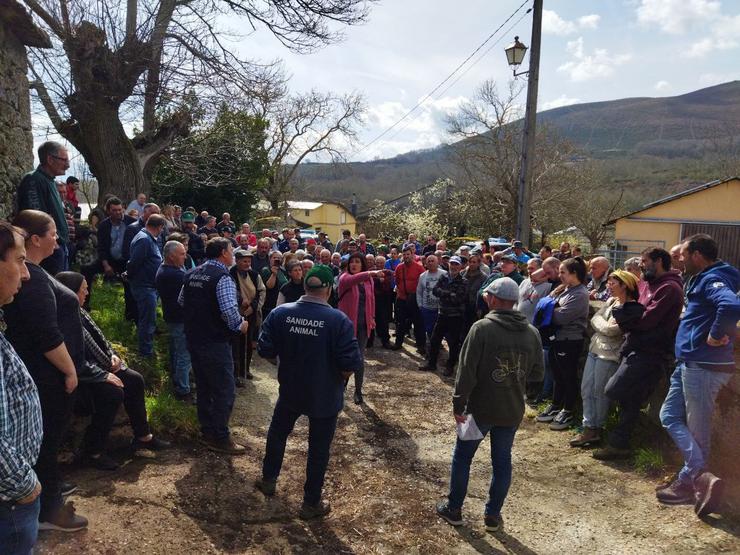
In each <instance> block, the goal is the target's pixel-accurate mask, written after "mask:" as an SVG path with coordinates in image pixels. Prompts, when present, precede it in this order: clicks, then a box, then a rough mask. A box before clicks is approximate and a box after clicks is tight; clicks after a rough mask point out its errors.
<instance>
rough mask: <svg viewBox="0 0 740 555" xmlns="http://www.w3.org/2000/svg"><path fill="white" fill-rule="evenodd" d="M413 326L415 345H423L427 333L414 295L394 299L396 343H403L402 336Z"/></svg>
mask: <svg viewBox="0 0 740 555" xmlns="http://www.w3.org/2000/svg"><path fill="white" fill-rule="evenodd" d="M411 324H413V326H414V338H415V339H416V346H417V347H424V346H425V345H426V342H427V334H426V332H425V331H424V322H423V321H422V319H421V311H420V310H419V307H418V305H417V304H416V297H415V296H409V297H408V298H407V299H396V345H401V344H402V343H403V338H404V337H405V336H406V334H407V333H409V328H410V326H411Z"/></svg>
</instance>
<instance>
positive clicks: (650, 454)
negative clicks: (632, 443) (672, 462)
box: [634, 447, 665, 475]
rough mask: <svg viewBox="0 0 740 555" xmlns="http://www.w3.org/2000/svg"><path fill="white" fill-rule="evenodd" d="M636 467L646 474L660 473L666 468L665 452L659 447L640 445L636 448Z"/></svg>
mask: <svg viewBox="0 0 740 555" xmlns="http://www.w3.org/2000/svg"><path fill="white" fill-rule="evenodd" d="M634 464H635V468H636V469H637V470H639V471H640V472H643V473H645V474H651V475H654V474H658V473H660V472H662V471H663V469H664V468H665V461H664V460H663V453H661V452H660V451H659V450H658V449H652V448H649V447H640V448H638V449H636V450H635V456H634Z"/></svg>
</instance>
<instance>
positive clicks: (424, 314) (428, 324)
mask: <svg viewBox="0 0 740 555" xmlns="http://www.w3.org/2000/svg"><path fill="white" fill-rule="evenodd" d="M419 310H420V311H421V320H422V321H423V322H424V331H425V332H426V334H427V337H430V336H431V335H432V331H434V324H436V323H437V314H439V311H438V310H437V309H436V308H434V309H432V308H424V307H420V308H419Z"/></svg>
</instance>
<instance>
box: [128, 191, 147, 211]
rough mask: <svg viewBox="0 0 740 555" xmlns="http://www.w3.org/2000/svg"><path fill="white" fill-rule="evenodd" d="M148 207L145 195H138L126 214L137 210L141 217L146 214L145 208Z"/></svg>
mask: <svg viewBox="0 0 740 555" xmlns="http://www.w3.org/2000/svg"><path fill="white" fill-rule="evenodd" d="M145 206H146V195H145V194H144V193H139V194H138V195H136V198H135V199H134V200H132V201H131V202H129V203H128V206H127V207H126V212H131V210H136V211H137V212H138V213H139V215H140V216H141V214H142V213H143V212H144V207H145Z"/></svg>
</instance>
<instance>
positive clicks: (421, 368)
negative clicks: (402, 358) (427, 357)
mask: <svg viewBox="0 0 740 555" xmlns="http://www.w3.org/2000/svg"><path fill="white" fill-rule="evenodd" d="M419 371H420V372H436V371H437V369H436V368H434V367H433V366H429V365H428V364H420V365H419Z"/></svg>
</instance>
